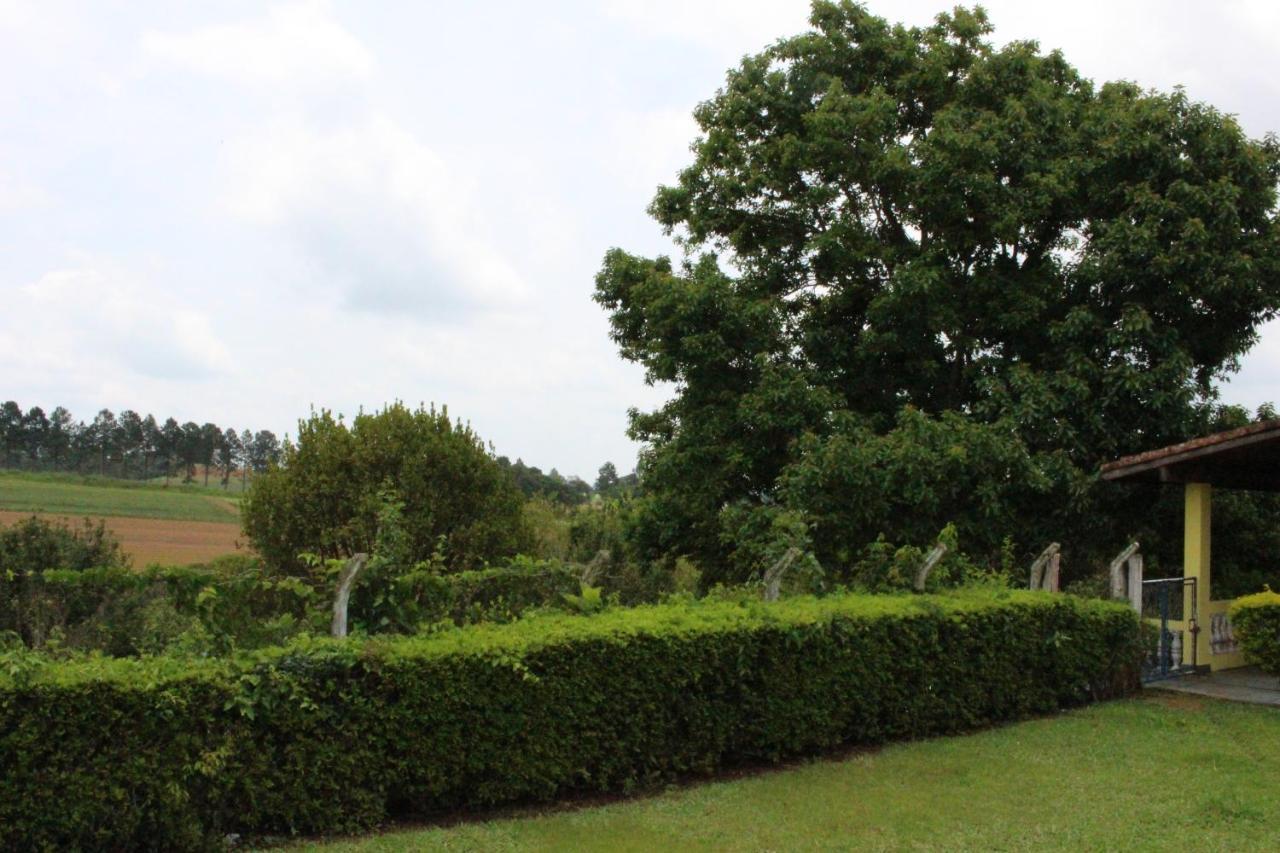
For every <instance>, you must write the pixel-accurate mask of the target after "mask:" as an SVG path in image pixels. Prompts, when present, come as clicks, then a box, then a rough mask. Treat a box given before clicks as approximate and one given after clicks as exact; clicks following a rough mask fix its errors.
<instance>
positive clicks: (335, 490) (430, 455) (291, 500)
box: [241, 403, 530, 570]
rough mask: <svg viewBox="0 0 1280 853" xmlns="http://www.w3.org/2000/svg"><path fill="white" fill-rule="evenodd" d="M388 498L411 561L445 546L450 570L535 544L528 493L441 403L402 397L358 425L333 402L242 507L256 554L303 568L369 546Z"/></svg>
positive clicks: (261, 477)
mask: <svg viewBox="0 0 1280 853" xmlns="http://www.w3.org/2000/svg"><path fill="white" fill-rule="evenodd" d="M389 504H398V505H400V516H401V520H402V523H403V526H404V533H405V541H406V544H405V548H406V554H405V558H406V559H407V560H408V561H409V562H411V563H412V562H417V561H420V560H426V559H428V558H429V557H431V556H432V555H433V553H435V552H436V550H437V549H438V548H439V547H440V546H443V550H444V557H445V561H446V564H447V565H448V566H449V567H450V568H451V569H456V570H462V569H472V568H479V567H480V566H482V565H483V564H484V563H485V562H486V561H490V560H497V559H500V558H503V557H509V556H511V555H513V554H515V553H517V552H518V551H520V550H521V549H523V548H526V547H527V546H528V545H529V544H530V536H529V532H528V531H527V530H526V527H525V521H524V519H523V516H522V513H521V507H522V505H523V497H522V496H521V494H520V492H519V490H518V489H517V488H516V484H515V481H514V480H513V479H512V477H511V476H510V473H509V472H508V471H506V470H504V469H503V468H502V467H501V466H500V465H499V464H498V462H497V460H496V459H495V458H494V456H493V453H492V452H491V450H490V449H489V448H488V447H486V445H485V444H484V442H483V441H482V440H481V439H480V437H479V436H478V435H476V434H475V432H473V431H472V430H471V428H470V427H469V426H466V425H464V424H461V423H457V422H454V421H451V420H450V419H449V414H448V411H447V410H445V409H439V410H437V409H435V408H434V407H432V408H429V409H428V408H418V409H409V408H407V407H405V406H403V405H401V404H399V403H396V404H395V405H391V406H388V407H386V408H385V409H383V410H382V411H380V412H377V413H376V414H359V415H357V416H356V417H355V418H354V419H353V420H352V422H351V426H350V427H348V426H347V425H346V424H345V423H343V422H342V420H341V419H338V418H335V417H333V415H332V413H330V412H328V411H325V410H322V411H319V412H313V413H312V414H311V416H310V417H309V418H307V419H306V420H303V421H300V422H299V423H298V436H297V439H296V440H295V441H293V442H287V443H286V444H285V446H284V452H283V458H282V459H281V461H280V464H279V465H273V466H272V467H270V468H269V469H267V470H266V471H264V472H262V473H259V474H256V475H255V476H254V478H253V479H252V480H251V481H250V485H249V491H248V493H247V494H246V496H245V498H244V501H243V503H242V505H241V506H242V510H241V516H242V517H243V519H244V529H245V533H246V534H247V535H248V537H249V539H250V541H252V542H253V546H254V548H255V549H257V551H258V553H260V554H261V555H262V556H263V557H264V558H266V559H267V560H268V561H269V562H271V563H272V564H274V565H276V566H277V567H281V568H296V567H297V566H298V555H299V554H300V553H303V552H309V553H314V554H318V555H319V556H321V557H326V558H334V557H345V556H350V555H351V554H354V553H357V552H362V551H363V552H370V551H371V550H372V549H373V547H374V543H375V541H376V540H377V537H378V519H379V515H380V513H381V512H382V511H383V510H384V509H385V508H386V507H387V506H388V505H389Z"/></svg>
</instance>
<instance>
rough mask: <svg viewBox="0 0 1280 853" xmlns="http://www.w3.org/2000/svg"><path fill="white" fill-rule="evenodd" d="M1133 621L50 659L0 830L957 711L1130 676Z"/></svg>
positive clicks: (692, 765)
mask: <svg viewBox="0 0 1280 853" xmlns="http://www.w3.org/2000/svg"><path fill="white" fill-rule="evenodd" d="M1010 637H1016V638H1017V639H1018V641H1017V642H1010V641H1009V638H1010ZM1136 637H1137V619H1136V617H1135V616H1134V614H1133V613H1132V612H1131V611H1129V610H1127V609H1126V608H1125V607H1124V606H1123V605H1118V604H1113V603H1106V602H1093V601H1085V600H1082V599H1073V598H1070V597H1066V596H1047V595H1042V594H1034V593H1026V592H1020V593H1010V592H1006V593H1003V594H998V595H997V594H992V593H984V594H979V593H969V594H966V595H954V596H946V597H929V596H903V597H893V596H889V597H886V596H879V597H856V596H843V597H829V598H825V599H811V598H797V599H789V600H786V601H783V602H779V603H777V604H772V605H764V604H760V603H754V604H746V605H740V604H736V603H732V602H704V603H680V604H669V605H662V606H655V607H642V608H631V609H607V610H605V611H603V612H602V613H599V614H596V615H593V616H590V617H580V616H567V615H554V616H553V615H545V616H541V617H537V618H533V619H527V620H521V621H520V622H516V623H513V624H510V625H486V626H477V627H472V628H466V629H460V630H453V631H445V632H437V633H433V634H431V635H429V636H419V637H412V638H400V639H395V640H370V641H367V642H363V643H362V642H359V641H351V640H348V641H328V640H326V641H299V642H296V643H295V644H294V645H292V646H289V647H287V648H283V649H277V650H272V651H268V652H261V653H258V654H255V655H251V656H246V657H241V658H237V659H234V660H228V661H220V662H200V661H195V662H192V661H187V662H182V661H176V660H170V659H167V658H155V659H151V660H145V661H121V660H105V659H96V660H95V659H83V660H72V661H67V662H62V663H55V664H50V665H46V666H43V667H40V668H39V669H38V670H37V671H36V672H34V673H32V674H31V675H30V677H29V678H27V679H26V682H25V683H17V682H14V681H13V680H12V679H11V678H9V677H7V676H5V675H3V674H0V766H3V767H4V768H5V773H4V775H3V777H0V846H4V847H6V848H11V847H15V846H20V847H26V848H37V849H40V848H59V849H66V848H98V849H102V848H113V849H121V848H128V849H184V848H193V847H198V846H212V845H213V844H216V843H217V842H218V841H219V840H220V839H221V838H222V837H223V835H224V834H225V833H229V832H254V833H263V832H274V833H279V832H337V831H344V830H353V829H357V828H362V827H368V826H372V825H374V824H376V823H377V822H379V821H381V820H383V819H385V818H386V817H387V816H388V815H393V814H403V813H409V812H412V813H417V814H421V813H425V812H429V811H431V810H435V809H443V808H456V807H461V806H480V805H490V804H495V803H503V802H513V801H524V800H546V799H550V798H552V797H555V796H558V795H562V794H566V793H571V792H575V791H579V792H581V791H625V790H630V789H632V788H633V787H635V786H648V785H652V784H654V783H656V782H660V781H662V780H665V779H670V778H672V777H673V776H676V775H678V774H690V773H695V774H704V773H709V772H712V771H714V770H716V769H717V768H720V767H724V766H728V765H732V764H735V763H740V762H762V761H778V760H781V759H784V758H786V757H788V756H794V755H801V754H806V753H811V752H814V751H816V750H821V749H825V748H829V747H832V746H835V745H838V744H873V743H880V742H883V741H886V740H891V739H897V738H911V737H925V736H930V735H938V734H946V733H952V732H959V731H966V730H971V729H975V728H982V727H985V726H988V725H990V724H992V723H996V722H1001V721H1006V720H1012V719H1017V718H1020V717H1025V716H1028V715H1032V714H1043V713H1047V712H1050V711H1053V710H1056V709H1058V708H1060V707H1064V706H1070V705H1076V704H1080V703H1083V702H1087V701H1090V700H1092V699H1096V698H1101V697H1106V696H1113V695H1116V694H1118V693H1123V692H1126V691H1128V690H1129V689H1132V688H1133V687H1135V686H1136V684H1135V672H1136V657H1135V655H1136V652H1135V648H1136Z"/></svg>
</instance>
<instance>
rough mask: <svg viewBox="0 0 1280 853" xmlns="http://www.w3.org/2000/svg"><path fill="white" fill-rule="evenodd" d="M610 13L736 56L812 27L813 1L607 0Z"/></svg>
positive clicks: (651, 32) (654, 32) (655, 32)
mask: <svg viewBox="0 0 1280 853" xmlns="http://www.w3.org/2000/svg"><path fill="white" fill-rule="evenodd" d="M604 8H605V10H606V12H607V13H608V14H610V15H613V16H614V17H617V18H620V19H622V20H624V21H626V22H627V23H629V24H631V25H632V26H634V27H636V28H637V29H639V30H640V31H641V32H644V33H646V34H648V35H654V36H661V37H666V38H676V39H680V40H683V41H690V42H693V43H695V44H698V45H700V46H702V47H704V48H710V49H712V50H714V51H716V52H717V53H722V54H723V53H728V54H730V55H731V56H732V57H733V58H737V57H739V56H741V55H743V54H746V53H755V52H756V51H759V50H760V49H761V48H763V47H765V46H766V45H769V44H772V43H773V42H775V41H777V40H778V39H779V38H782V37H784V36H790V35H795V34H796V33H799V32H803V31H804V30H806V29H808V21H809V8H810V4H809V0H698V2H689V0H608V2H607V3H606V4H605V6H604Z"/></svg>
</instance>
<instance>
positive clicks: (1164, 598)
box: [1142, 578, 1200, 681]
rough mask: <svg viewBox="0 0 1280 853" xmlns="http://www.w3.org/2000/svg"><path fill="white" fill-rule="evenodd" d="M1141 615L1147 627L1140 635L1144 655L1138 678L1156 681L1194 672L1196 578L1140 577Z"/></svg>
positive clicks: (1198, 630) (1197, 629)
mask: <svg viewBox="0 0 1280 853" xmlns="http://www.w3.org/2000/svg"><path fill="white" fill-rule="evenodd" d="M1188 592H1189V593H1190V594H1188ZM1188 609H1189V610H1190V612H1187V611H1188ZM1142 616H1143V619H1144V620H1145V622H1146V624H1147V625H1148V626H1150V627H1149V630H1147V631H1145V632H1144V635H1143V636H1144V639H1145V642H1146V645H1147V654H1146V656H1145V657H1144V659H1143V662H1142V680H1143V681H1159V680H1160V679H1162V678H1174V677H1176V676H1179V675H1184V674H1186V673H1188V672H1194V671H1195V669H1196V635H1197V634H1198V633H1200V627H1199V625H1198V623H1197V621H1196V579H1195V578H1153V579H1151V580H1144V581H1143V582H1142Z"/></svg>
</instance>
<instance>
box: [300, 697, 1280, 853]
mask: <svg viewBox="0 0 1280 853" xmlns="http://www.w3.org/2000/svg"><path fill="white" fill-rule="evenodd" d="M1277 746H1280V710H1278V709H1274V708H1265V707H1258V706H1249V705H1237V704H1231V703H1226V702H1218V701H1214V700H1200V699H1196V698H1183V697H1179V696H1174V695H1173V694H1160V693H1157V692H1151V693H1148V694H1147V695H1146V696H1145V697H1144V698H1141V699H1135V700H1130V701H1124V702H1114V703H1109V704H1106V705H1098V706H1094V707H1091V708H1086V709H1084V710H1080V711H1076V712H1072V713H1069V714H1064V715H1062V716H1059V717H1054V718H1051V719H1043V720H1034V721H1031V722H1026V723H1021V724H1017V725H1012V726H1008V727H1005V728H1001V729H996V730H992V731H987V732H982V733H980V734H976V735H970V736H963V737H952V738H942V739H938V740H931V741H922V742H917V743H908V744H900V745H895V746H890V747H887V748H885V749H882V750H878V751H874V752H867V753H864V754H858V755H854V756H852V757H849V758H844V759H839V760H819V761H813V762H811V763H807V764H803V765H800V766H797V767H794V768H790V769H786V770H778V771H771V772H765V773H761V774H758V775H754V776H750V777H747V778H742V779H737V780H734V781H724V782H714V783H708V784H701V785H694V786H691V787H686V788H678V789H673V790H669V791H667V792H665V793H662V794H659V795H657V796H652V797H647V798H641V799H635V800H631V801H627V802H617V803H613V804H610V805H604V806H597V807H592V808H583V809H578V810H562V811H550V812H547V813H542V814H539V813H537V812H534V811H530V812H527V813H523V814H520V815H516V816H509V817H505V818H503V819H495V820H491V821H487V822H479V823H468V824H461V825H456V826H452V827H444V828H429V829H413V830H402V831H397V832H388V833H386V834H383V835H376V836H369V837H365V838H360V839H351V840H341V841H336V842H332V843H327V844H320V843H312V844H309V845H302V849H311V850H322V851H329V853H339V851H401V850H484V851H491V850H636V851H641V850H645V851H648V850H668V851H676V850H680V851H683V850H902V849H906V850H1027V849H1043V850H1135V849H1139V850H1178V849H1187V850H1228V849H1229V850H1273V849H1280V749H1277Z"/></svg>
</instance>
